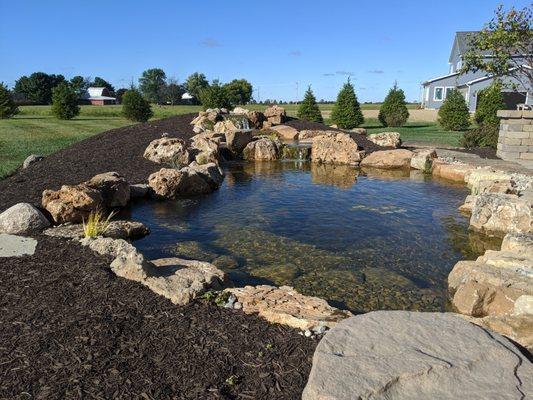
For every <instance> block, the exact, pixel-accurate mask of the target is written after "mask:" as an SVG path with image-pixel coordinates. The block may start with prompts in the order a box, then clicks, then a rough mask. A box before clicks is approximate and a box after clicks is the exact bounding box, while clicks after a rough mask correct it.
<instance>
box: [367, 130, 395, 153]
mask: <svg viewBox="0 0 533 400" xmlns="http://www.w3.org/2000/svg"><path fill="white" fill-rule="evenodd" d="M367 138H368V140H370V141H371V142H373V143H375V144H377V145H378V146H382V147H394V148H395V149H396V148H398V147H400V145H401V144H402V141H401V139H400V134H399V133H398V132H380V133H372V134H371V135H368V136H367Z"/></svg>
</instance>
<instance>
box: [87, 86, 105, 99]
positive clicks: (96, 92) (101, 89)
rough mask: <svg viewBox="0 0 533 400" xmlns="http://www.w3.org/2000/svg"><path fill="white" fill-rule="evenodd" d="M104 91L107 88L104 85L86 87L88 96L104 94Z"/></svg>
mask: <svg viewBox="0 0 533 400" xmlns="http://www.w3.org/2000/svg"><path fill="white" fill-rule="evenodd" d="M106 91H107V88H105V87H90V88H88V89H87V92H89V97H95V96H104V95H105V92H106Z"/></svg>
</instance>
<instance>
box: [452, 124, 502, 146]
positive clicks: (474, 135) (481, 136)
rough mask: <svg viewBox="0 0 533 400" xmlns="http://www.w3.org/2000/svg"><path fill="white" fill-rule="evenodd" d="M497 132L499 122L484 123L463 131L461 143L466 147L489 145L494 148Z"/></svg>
mask: <svg viewBox="0 0 533 400" xmlns="http://www.w3.org/2000/svg"><path fill="white" fill-rule="evenodd" d="M499 133H500V126H499V124H490V123H484V124H481V125H480V126H479V127H477V128H475V129H472V130H469V131H467V132H465V133H464V134H463V137H462V139H461V145H462V146H463V147H466V148H467V149H470V148H473V147H491V148H493V149H495V148H496V146H497V144H498V135H499Z"/></svg>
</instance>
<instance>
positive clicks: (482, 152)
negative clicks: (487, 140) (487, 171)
mask: <svg viewBox="0 0 533 400" xmlns="http://www.w3.org/2000/svg"><path fill="white" fill-rule="evenodd" d="M454 150H455V151H460V152H461V153H471V154H476V155H478V156H479V157H481V158H488V159H491V160H500V157H498V156H497V155H496V150H495V149H492V148H490V147H472V148H469V149H454Z"/></svg>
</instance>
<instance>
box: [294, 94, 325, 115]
mask: <svg viewBox="0 0 533 400" xmlns="http://www.w3.org/2000/svg"><path fill="white" fill-rule="evenodd" d="M297 116H298V118H300V119H305V120H307V121H313V122H324V118H322V114H321V113H320V109H319V108H318V104H317V102H316V98H315V95H314V94H313V91H312V90H311V86H309V87H308V88H307V91H306V92H305V96H304V99H303V101H302V103H301V104H300V106H299V107H298V113H297Z"/></svg>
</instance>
